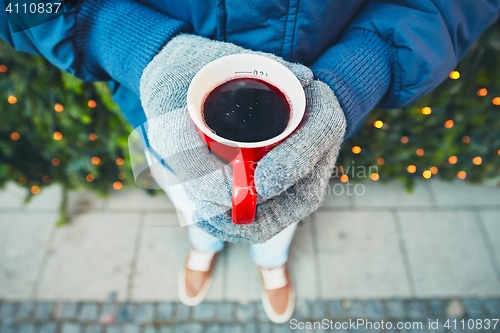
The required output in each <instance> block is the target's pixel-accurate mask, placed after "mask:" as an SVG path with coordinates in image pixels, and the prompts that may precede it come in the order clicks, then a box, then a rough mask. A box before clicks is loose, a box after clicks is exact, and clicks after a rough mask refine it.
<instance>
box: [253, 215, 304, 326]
mask: <svg viewBox="0 0 500 333" xmlns="http://www.w3.org/2000/svg"><path fill="white" fill-rule="evenodd" d="M297 225H298V223H293V224H291V225H289V226H288V227H287V228H286V229H285V230H283V231H282V232H280V233H279V234H277V235H275V236H274V237H272V238H271V239H269V240H268V241H267V242H265V243H262V244H253V245H252V246H250V254H251V256H252V259H253V261H254V263H255V264H256V265H257V266H258V268H259V273H260V277H261V280H262V287H263V289H262V295H261V297H262V305H263V307H264V311H265V313H266V314H267V316H268V317H269V319H270V320H271V321H272V322H274V323H277V324H278V323H284V322H286V321H288V320H290V318H291V317H292V314H293V311H294V308H295V291H294V289H293V286H292V283H291V281H290V277H289V273H288V268H287V265H286V262H287V260H288V252H289V249H290V244H291V243H292V239H293V235H294V233H295V230H296V229H297Z"/></svg>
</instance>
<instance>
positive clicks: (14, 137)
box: [10, 132, 21, 141]
mask: <svg viewBox="0 0 500 333" xmlns="http://www.w3.org/2000/svg"><path fill="white" fill-rule="evenodd" d="M10 138H11V139H12V141H17V140H19V139H20V138H21V135H19V133H17V132H12V134H11V135H10Z"/></svg>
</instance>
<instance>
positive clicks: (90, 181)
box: [85, 173, 95, 183]
mask: <svg viewBox="0 0 500 333" xmlns="http://www.w3.org/2000/svg"><path fill="white" fill-rule="evenodd" d="M85 179H86V180H87V181H88V182H89V183H92V182H93V181H94V179H95V176H94V175H92V174H90V173H89V174H88V175H87V176H85Z"/></svg>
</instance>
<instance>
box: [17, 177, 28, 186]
mask: <svg viewBox="0 0 500 333" xmlns="http://www.w3.org/2000/svg"><path fill="white" fill-rule="evenodd" d="M17 182H18V183H19V185H25V184H26V183H27V182H28V180H27V179H26V178H24V177H19V179H18V180H17Z"/></svg>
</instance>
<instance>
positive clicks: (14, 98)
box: [7, 95, 17, 104]
mask: <svg viewBox="0 0 500 333" xmlns="http://www.w3.org/2000/svg"><path fill="white" fill-rule="evenodd" d="M7 102H9V104H16V103H17V98H16V96H12V95H10V96H9V97H7Z"/></svg>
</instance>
